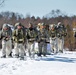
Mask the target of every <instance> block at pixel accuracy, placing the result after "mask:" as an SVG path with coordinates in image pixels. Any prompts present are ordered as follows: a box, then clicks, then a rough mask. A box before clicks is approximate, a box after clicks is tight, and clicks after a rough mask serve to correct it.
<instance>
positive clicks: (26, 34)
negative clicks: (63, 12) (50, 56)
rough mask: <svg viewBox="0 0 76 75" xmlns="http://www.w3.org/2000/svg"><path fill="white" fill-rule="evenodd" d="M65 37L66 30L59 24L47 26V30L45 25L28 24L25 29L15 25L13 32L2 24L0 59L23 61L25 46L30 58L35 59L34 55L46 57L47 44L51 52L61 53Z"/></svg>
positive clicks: (6, 25) (19, 24)
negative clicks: (36, 48)
mask: <svg viewBox="0 0 76 75" xmlns="http://www.w3.org/2000/svg"><path fill="white" fill-rule="evenodd" d="M66 35H67V29H66V27H65V26H64V25H63V24H61V22H59V23H58V24H49V25H48V28H47V25H46V24H45V23H38V24H37V27H34V25H33V24H32V23H29V27H28V28H25V27H24V26H23V25H22V24H21V23H16V24H15V25H14V30H13V31H12V29H11V27H9V26H8V24H3V27H2V30H1V31H0V39H1V40H2V49H1V52H2V55H1V58H6V57H15V58H20V59H24V56H25V55H26V48H25V46H26V47H27V52H28V55H29V57H30V58H35V54H37V56H42V55H43V56H46V55H47V44H48V43H49V44H50V46H51V49H50V51H51V52H53V53H58V52H63V47H64V37H65V36H66ZM36 42H37V43H38V51H37V52H35V43H36ZM12 45H14V49H12ZM12 50H14V51H12Z"/></svg>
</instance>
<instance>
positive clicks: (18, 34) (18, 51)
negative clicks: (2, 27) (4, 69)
mask: <svg viewBox="0 0 76 75" xmlns="http://www.w3.org/2000/svg"><path fill="white" fill-rule="evenodd" d="M15 26H16V28H15V30H14V32H13V41H14V43H15V45H14V49H15V53H14V57H16V58H18V57H20V59H24V54H25V47H24V43H25V41H26V32H25V29H24V27H23V25H22V24H21V23H16V24H15Z"/></svg>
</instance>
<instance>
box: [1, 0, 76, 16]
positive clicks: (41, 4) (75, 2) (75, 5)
mask: <svg viewBox="0 0 76 75" xmlns="http://www.w3.org/2000/svg"><path fill="white" fill-rule="evenodd" d="M56 9H60V10H61V11H62V12H66V13H67V14H69V15H72V14H74V15H76V0H7V1H6V2H5V4H4V6H3V7H1V8H0V12H2V11H13V12H18V13H20V14H23V15H24V16H26V14H27V13H29V14H30V15H31V16H36V17H37V16H39V17H42V16H44V15H46V14H48V13H50V12H51V10H56Z"/></svg>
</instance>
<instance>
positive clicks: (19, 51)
mask: <svg viewBox="0 0 76 75" xmlns="http://www.w3.org/2000/svg"><path fill="white" fill-rule="evenodd" d="M14 50H15V51H14V54H15V55H18V56H20V57H24V54H25V47H24V45H23V44H22V43H20V44H19V43H15V45H14Z"/></svg>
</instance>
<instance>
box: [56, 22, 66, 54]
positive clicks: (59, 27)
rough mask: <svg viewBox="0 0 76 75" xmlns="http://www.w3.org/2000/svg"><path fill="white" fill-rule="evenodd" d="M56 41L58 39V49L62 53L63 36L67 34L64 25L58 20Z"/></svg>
mask: <svg viewBox="0 0 76 75" xmlns="http://www.w3.org/2000/svg"><path fill="white" fill-rule="evenodd" d="M56 29H57V37H58V39H57V41H58V51H59V52H61V53H63V48H64V37H65V36H66V35H67V30H66V27H65V26H64V25H63V24H62V23H61V22H58V24H57V26H56Z"/></svg>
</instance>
